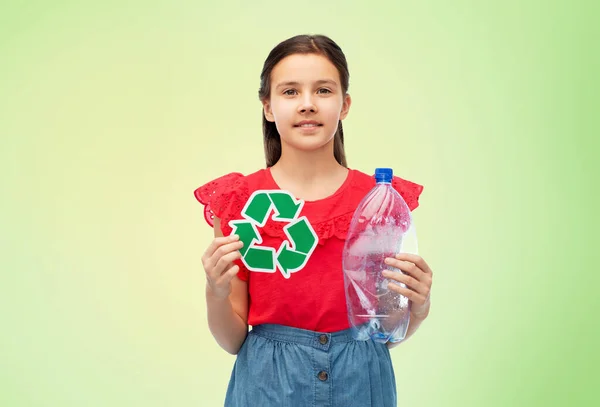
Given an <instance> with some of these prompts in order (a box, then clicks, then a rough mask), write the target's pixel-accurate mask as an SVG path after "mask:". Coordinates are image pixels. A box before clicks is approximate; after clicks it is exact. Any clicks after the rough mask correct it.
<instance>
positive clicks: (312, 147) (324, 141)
mask: <svg viewBox="0 0 600 407" xmlns="http://www.w3.org/2000/svg"><path fill="white" fill-rule="evenodd" d="M282 141H283V142H284V143H285V144H287V145H288V146H289V147H291V148H293V149H294V150H300V151H306V152H308V151H317V150H320V149H322V148H324V147H326V146H327V145H328V144H329V143H333V136H332V137H327V138H325V137H323V136H322V135H303V136H300V137H298V136H297V135H296V136H294V137H290V138H286V139H282Z"/></svg>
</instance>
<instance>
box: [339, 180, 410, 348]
mask: <svg viewBox="0 0 600 407" xmlns="http://www.w3.org/2000/svg"><path fill="white" fill-rule="evenodd" d="M392 179H393V171H392V169H391V168H377V169H376V170H375V181H376V184H375V186H374V187H373V189H372V190H371V191H370V192H369V193H368V194H367V195H366V196H365V197H364V198H363V199H362V201H361V202H360V204H359V205H358V207H357V209H356V211H355V212H354V216H353V217H352V221H351V223H350V229H349V230H348V235H347V237H346V243H345V246H344V252H343V270H344V285H345V291H346V303H347V306H348V319H349V322H350V326H351V327H352V333H353V336H354V338H355V339H357V340H368V339H369V338H371V339H373V340H374V341H377V342H382V343H385V342H387V341H390V342H400V341H402V340H403V339H404V337H405V335H406V330H407V328H408V323H409V321H410V302H409V300H408V298H406V297H405V296H403V295H401V294H399V293H396V292H395V291H392V290H390V289H389V288H388V284H389V283H390V280H389V279H387V278H385V277H383V275H382V271H383V270H385V269H387V270H391V271H395V272H398V273H401V271H400V270H399V269H397V268H394V267H391V266H388V265H387V264H385V263H384V260H385V258H386V257H394V256H395V255H396V254H398V253H415V254H416V253H417V252H418V247H417V236H416V230H415V227H414V224H413V220H412V216H411V213H410V210H409V208H408V205H407V204H406V202H405V201H404V199H403V198H402V196H401V195H400V194H399V193H398V192H397V191H396V190H395V189H394V188H393V187H392ZM396 284H399V285H400V286H402V287H405V285H404V284H401V283H399V282H396Z"/></svg>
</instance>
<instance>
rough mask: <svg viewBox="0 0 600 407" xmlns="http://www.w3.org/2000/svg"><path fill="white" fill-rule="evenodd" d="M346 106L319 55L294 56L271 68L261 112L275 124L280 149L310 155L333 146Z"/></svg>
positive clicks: (337, 82)
mask: <svg viewBox="0 0 600 407" xmlns="http://www.w3.org/2000/svg"><path fill="white" fill-rule="evenodd" d="M350 104H351V99H350V95H347V94H346V95H344V94H343V89H342V86H341V83H340V75H339V73H338V70H337V68H336V67H335V65H333V64H332V63H331V62H330V61H329V60H328V59H327V58H326V57H324V56H321V55H317V54H294V55H290V56H288V57H285V58H284V59H282V60H281V61H279V63H278V64H277V65H275V68H273V71H272V72H271V94H270V96H269V100H266V101H263V108H264V113H265V117H266V119H267V120H268V121H270V122H275V126H276V127H277V131H278V132H279V135H280V136H281V144H282V149H286V148H294V149H298V150H303V151H313V150H317V149H321V148H325V147H326V146H327V145H329V143H332V142H333V137H334V135H335V132H336V130H337V127H338V121H339V120H343V119H345V118H346V116H347V114H348V110H349V109H350Z"/></svg>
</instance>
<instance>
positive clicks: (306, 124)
mask: <svg viewBox="0 0 600 407" xmlns="http://www.w3.org/2000/svg"><path fill="white" fill-rule="evenodd" d="M320 126H322V124H321V123H319V122H316V121H314V120H302V121H301V122H299V123H296V124H295V125H294V127H303V128H311V127H320Z"/></svg>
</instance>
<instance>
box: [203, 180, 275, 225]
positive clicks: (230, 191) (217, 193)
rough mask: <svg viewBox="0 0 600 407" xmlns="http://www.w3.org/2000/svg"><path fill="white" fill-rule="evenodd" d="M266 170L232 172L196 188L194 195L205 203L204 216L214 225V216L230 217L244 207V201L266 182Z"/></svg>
mask: <svg viewBox="0 0 600 407" xmlns="http://www.w3.org/2000/svg"><path fill="white" fill-rule="evenodd" d="M264 172H265V170H258V171H255V172H253V173H251V174H248V175H244V174H242V173H239V172H230V173H228V174H224V175H221V176H219V177H217V178H215V179H213V180H211V181H208V182H207V183H205V184H203V185H201V186H199V187H197V188H196V189H195V190H194V197H195V198H196V200H197V201H198V202H200V203H201V204H202V205H204V208H205V211H204V216H205V219H206V221H207V222H208V224H209V225H211V226H213V219H214V217H215V216H216V217H218V218H228V217H230V216H233V215H234V214H235V212H236V211H237V210H239V209H240V208H241V207H243V202H245V201H246V199H247V198H248V197H249V196H250V194H251V193H252V192H253V191H254V190H255V189H258V188H260V186H261V185H262V184H264V182H265V174H264Z"/></svg>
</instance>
